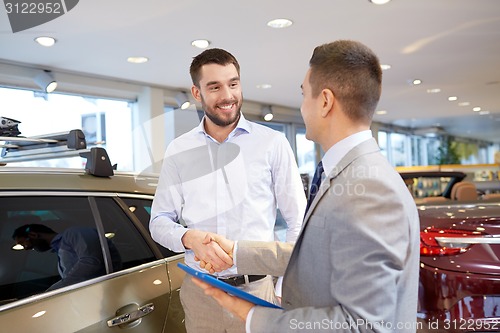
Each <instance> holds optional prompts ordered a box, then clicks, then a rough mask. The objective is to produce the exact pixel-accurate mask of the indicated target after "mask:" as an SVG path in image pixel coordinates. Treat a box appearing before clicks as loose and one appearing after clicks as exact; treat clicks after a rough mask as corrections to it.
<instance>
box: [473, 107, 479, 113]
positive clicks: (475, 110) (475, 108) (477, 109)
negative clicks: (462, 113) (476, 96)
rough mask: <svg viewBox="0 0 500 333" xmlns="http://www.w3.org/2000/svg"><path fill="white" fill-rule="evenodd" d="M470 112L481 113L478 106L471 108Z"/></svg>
mask: <svg viewBox="0 0 500 333" xmlns="http://www.w3.org/2000/svg"><path fill="white" fill-rule="evenodd" d="M472 111H474V112H479V111H481V107H480V106H475V107H473V108H472Z"/></svg>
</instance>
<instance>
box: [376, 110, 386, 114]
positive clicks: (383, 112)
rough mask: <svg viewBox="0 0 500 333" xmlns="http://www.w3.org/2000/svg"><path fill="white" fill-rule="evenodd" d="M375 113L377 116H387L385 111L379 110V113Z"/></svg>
mask: <svg viewBox="0 0 500 333" xmlns="http://www.w3.org/2000/svg"><path fill="white" fill-rule="evenodd" d="M375 113H376V114H378V115H384V114H387V111H386V110H379V111H375Z"/></svg>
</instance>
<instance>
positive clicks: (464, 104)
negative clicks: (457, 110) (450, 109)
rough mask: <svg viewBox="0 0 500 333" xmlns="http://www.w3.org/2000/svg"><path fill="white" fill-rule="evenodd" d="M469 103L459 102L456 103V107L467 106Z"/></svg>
mask: <svg viewBox="0 0 500 333" xmlns="http://www.w3.org/2000/svg"><path fill="white" fill-rule="evenodd" d="M469 105H470V103H469V102H460V103H458V106H469Z"/></svg>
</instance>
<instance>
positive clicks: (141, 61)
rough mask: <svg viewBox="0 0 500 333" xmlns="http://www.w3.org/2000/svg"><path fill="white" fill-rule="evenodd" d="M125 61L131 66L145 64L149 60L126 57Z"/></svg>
mask: <svg viewBox="0 0 500 333" xmlns="http://www.w3.org/2000/svg"><path fill="white" fill-rule="evenodd" d="M127 61H128V62H130V63H132V64H143V63H145V62H148V61H149V58H147V57H128V58H127Z"/></svg>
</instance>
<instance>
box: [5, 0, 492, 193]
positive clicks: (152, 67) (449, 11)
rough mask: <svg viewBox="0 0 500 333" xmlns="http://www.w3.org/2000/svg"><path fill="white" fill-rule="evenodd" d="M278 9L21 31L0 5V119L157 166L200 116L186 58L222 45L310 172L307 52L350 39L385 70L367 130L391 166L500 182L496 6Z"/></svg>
mask: <svg viewBox="0 0 500 333" xmlns="http://www.w3.org/2000/svg"><path fill="white" fill-rule="evenodd" d="M283 4H284V2H283V1H273V2H271V3H269V2H266V1H260V0H259V1H256V2H241V3H238V4H231V7H230V8H229V9H228V10H227V11H226V12H225V13H224V14H221V8H224V5H225V2H224V1H217V2H216V3H210V4H209V3H203V2H201V1H190V2H186V3H176V2H172V1H164V2H161V3H159V2H157V1H152V0H149V1H144V2H141V5H140V7H139V8H137V6H138V5H137V4H135V3H133V2H126V3H124V2H123V1H118V0H111V1H106V2H105V3H102V2H98V1H91V0H89V1H85V2H79V3H78V4H77V5H76V6H74V7H72V8H71V9H70V10H68V9H67V8H66V11H65V12H64V14H63V15H61V16H59V17H57V18H54V19H52V20H50V21H48V22H46V23H43V24H40V25H38V26H34V27H31V28H25V29H24V30H22V31H16V32H13V29H14V25H13V22H12V20H11V21H9V19H11V17H10V16H8V15H7V12H6V11H0V29H1V31H2V34H0V45H1V47H0V109H1V110H2V111H1V113H0V116H2V117H8V118H11V119H15V120H17V121H19V122H20V124H19V130H20V132H21V135H22V136H37V135H42V134H46V133H55V132H60V131H67V130H69V129H73V128H81V129H82V130H83V131H84V133H85V134H86V137H87V142H88V144H89V145H99V146H104V147H105V148H106V149H107V150H108V153H109V155H110V157H111V159H112V160H113V162H114V163H116V164H117V168H118V170H123V171H135V172H145V171H148V172H158V171H159V168H160V165H161V161H162V158H163V154H164V151H165V149H166V147H167V145H168V143H169V142H170V141H171V140H172V139H173V138H175V137H177V136H178V135H180V134H182V133H184V132H186V131H188V130H189V129H191V128H193V127H195V126H196V125H197V124H198V123H199V121H200V117H201V115H202V111H201V105H199V104H198V103H196V102H195V101H194V99H193V98H192V97H191V94H190V88H191V82H190V77H189V72H188V68H189V63H190V61H191V59H192V57H194V56H195V55H196V54H198V53H200V52H201V51H202V50H203V49H204V48H211V47H218V48H224V49H226V50H228V51H230V52H232V53H233V54H234V55H235V56H236V58H237V59H238V60H239V62H240V65H241V80H242V87H243V95H244V98H245V102H244V105H243V108H242V112H243V114H244V115H245V117H246V118H247V119H249V120H253V121H257V122H259V123H262V124H265V125H267V126H269V127H272V128H274V129H276V130H278V131H281V132H283V133H284V134H285V135H286V137H287V138H288V140H289V142H290V144H291V146H292V149H293V151H294V153H295V154H296V158H297V163H298V166H299V169H300V171H301V173H304V174H309V175H312V173H313V172H314V168H315V166H316V164H317V162H318V161H319V159H320V158H321V156H322V153H323V152H322V151H321V149H320V147H319V146H317V145H316V144H314V143H313V142H311V141H309V140H307V139H306V138H305V126H304V122H303V120H302V118H301V114H300V104H301V93H300V85H301V83H302V80H303V76H304V74H305V72H306V70H307V64H308V60H309V57H310V55H311V53H312V50H313V48H314V47H315V46H317V45H320V44H322V43H326V42H330V41H332V40H335V39H356V40H359V41H361V42H363V43H365V44H366V45H368V46H369V47H371V48H372V49H373V50H374V51H375V52H376V53H377V54H378V55H379V58H380V61H381V64H382V65H383V68H384V71H383V75H384V78H383V92H382V98H381V101H380V103H379V107H378V108H377V111H376V114H375V116H374V123H373V126H372V132H373V135H374V137H375V138H376V140H377V141H378V143H379V146H380V148H381V149H382V151H383V152H384V154H385V155H386V156H387V158H388V159H389V161H390V162H391V164H392V165H393V166H394V167H396V168H398V170H442V169H446V170H458V171H464V172H466V173H467V174H468V177H470V178H472V180H473V181H482V180H487V181H498V179H499V177H500V174H499V172H498V163H499V161H498V158H499V157H498V156H499V153H498V151H499V150H500V131H499V130H498V128H500V99H498V92H499V84H500V63H499V59H500V57H498V55H499V54H500V43H499V41H500V32H499V31H500V19H499V14H500V8H499V6H498V2H497V1H494V0H481V1H479V2H471V1H465V0H458V1H457V0H455V1H451V0H443V1H424V2H422V1H418V0H409V1H390V2H388V3H386V4H384V5H379V4H376V3H372V2H371V1H368V0H356V1H349V2H346V1H324V0H320V1H316V2H315V3H314V4H308V5H307V6H306V5H304V4H300V3H298V2H292V3H289V2H286V6H284V5H283ZM222 15H223V16H224V20H221V19H220V17H221V16H222ZM90 18H92V19H90ZM214 18H216V19H214ZM18 29H19V28H18ZM39 37H42V38H39ZM200 43H201V45H200ZM52 81H55V82H57V87H56V88H55V90H53V91H51V92H48V91H47V90H46V86H44V85H45V84H47V83H49V82H52ZM182 99H185V100H182ZM185 101H187V102H188V104H187V105H186V104H184V105H182V103H183V102H185ZM181 105H182V107H181ZM267 117H270V118H267ZM495 156H496V158H495ZM81 163H82V162H81V161H80V160H78V159H75V160H64V161H62V160H53V161H35V162H23V165H41V166H70V167H75V166H76V167H80V166H81ZM488 191H496V189H495V188H491V189H490V188H488Z"/></svg>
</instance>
